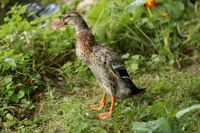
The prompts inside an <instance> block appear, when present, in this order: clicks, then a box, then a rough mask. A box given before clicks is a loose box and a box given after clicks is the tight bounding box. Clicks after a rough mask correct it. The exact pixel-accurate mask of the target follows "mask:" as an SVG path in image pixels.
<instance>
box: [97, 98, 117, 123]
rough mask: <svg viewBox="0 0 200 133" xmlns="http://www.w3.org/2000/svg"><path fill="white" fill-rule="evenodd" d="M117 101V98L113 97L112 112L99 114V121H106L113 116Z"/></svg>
mask: <svg viewBox="0 0 200 133" xmlns="http://www.w3.org/2000/svg"><path fill="white" fill-rule="evenodd" d="M115 99H116V98H115V96H112V103H111V107H110V111H109V112H105V113H100V114H98V115H97V117H98V118H99V119H102V120H104V119H107V118H109V117H111V115H112V113H113V111H114V108H115Z"/></svg>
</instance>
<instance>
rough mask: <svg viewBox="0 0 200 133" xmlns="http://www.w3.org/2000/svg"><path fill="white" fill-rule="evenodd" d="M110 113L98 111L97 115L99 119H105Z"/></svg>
mask: <svg viewBox="0 0 200 133" xmlns="http://www.w3.org/2000/svg"><path fill="white" fill-rule="evenodd" d="M111 115H112V113H111V112H105V113H100V114H98V115H97V117H98V118H99V119H101V120H105V119H107V118H109V117H111Z"/></svg>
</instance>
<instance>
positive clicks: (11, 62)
mask: <svg viewBox="0 0 200 133" xmlns="http://www.w3.org/2000/svg"><path fill="white" fill-rule="evenodd" d="M27 7H28V5H25V6H21V5H15V6H14V7H12V9H11V10H10V11H9V12H8V14H7V17H6V18H5V19H4V22H5V23H4V24H3V25H1V26H0V31H1V34H0V44H1V45H0V111H2V112H4V113H0V114H1V115H3V116H6V114H7V113H11V114H12V115H15V113H16V112H18V110H17V109H15V107H16V106H18V107H20V106H21V107H24V108H27V109H32V108H33V106H32V105H33V104H32V101H37V100H39V97H38V95H40V92H41V91H43V90H44V89H45V88H46V87H47V86H48V85H49V82H48V81H49V80H46V79H49V77H51V78H52V77H53V78H56V77H57V76H58V75H59V72H58V70H57V68H60V67H61V66H62V65H63V64H64V63H65V62H67V60H68V59H71V53H73V52H71V50H70V48H72V47H73V46H74V45H73V43H72V41H71V40H73V39H74V38H73V36H71V35H72V34H74V32H73V30H72V29H67V30H65V31H52V30H51V29H50V28H49V27H50V26H49V25H50V23H49V22H48V20H49V17H48V16H46V17H43V18H35V19H34V20H32V21H29V20H28V19H27V18H28V17H29V16H30V15H32V14H33V13H31V14H26V9H27ZM63 32H64V34H63ZM66 35H67V36H66ZM11 106H14V108H10V107H11ZM6 112H7V113H6ZM18 113H19V112H18ZM2 118H4V117H2Z"/></svg>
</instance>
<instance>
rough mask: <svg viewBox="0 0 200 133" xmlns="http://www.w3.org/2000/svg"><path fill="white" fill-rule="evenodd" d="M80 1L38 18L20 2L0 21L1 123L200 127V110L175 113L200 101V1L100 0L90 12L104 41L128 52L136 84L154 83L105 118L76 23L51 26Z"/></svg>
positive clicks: (112, 128) (58, 128) (15, 126)
mask: <svg viewBox="0 0 200 133" xmlns="http://www.w3.org/2000/svg"><path fill="white" fill-rule="evenodd" d="M77 3H78V1H75V2H72V3H71V5H67V6H63V7H62V9H61V11H60V13H59V14H57V15H55V16H53V17H49V16H46V17H43V18H36V19H34V20H32V21H30V20H28V18H29V17H30V16H31V15H33V13H31V14H26V13H25V12H26V8H27V6H28V5H26V6H20V5H15V6H14V7H12V9H11V10H10V11H9V12H8V14H7V17H6V18H5V19H4V21H5V23H4V24H3V25H1V26H0V31H1V34H0V116H1V118H0V129H2V131H3V132H12V131H18V132H32V130H34V131H36V132H91V131H92V132H107V131H108V132H117V131H121V132H127V131H129V132H138V133H140V132H147V131H152V132H163V133H164V131H166V130H168V131H169V133H170V132H171V133H174V132H183V131H184V132H198V131H200V125H199V123H200V121H199V111H196V110H195V111H193V112H194V113H190V112H189V113H188V114H186V115H184V116H182V117H181V118H179V119H177V118H175V115H176V113H177V112H178V111H179V110H182V109H184V108H187V107H189V106H191V105H194V104H199V102H200V97H199V93H200V90H199V88H200V78H199V74H200V73H199V63H200V56H199V53H200V43H199V42H200V40H199V38H200V34H199V33H200V25H199V21H200V12H199V11H200V3H199V2H198V1H196V2H195V3H194V5H191V3H190V4H188V2H185V1H183V0H182V1H181V0H174V1H171V0H167V1H163V0H159V1H156V5H155V6H154V7H152V8H150V7H149V8H147V7H146V8H145V7H144V4H145V3H146V0H135V1H132V0H128V1H122V0H114V1H106V0H100V1H99V2H97V4H96V5H95V6H93V7H90V10H88V11H86V13H85V18H86V20H87V22H88V23H89V24H90V25H91V28H92V31H93V33H94V34H95V36H96V38H97V40H98V41H99V42H104V43H106V44H107V45H110V46H111V47H112V48H114V49H115V50H116V51H118V52H119V53H121V54H122V57H123V58H124V60H125V62H126V65H127V67H128V69H129V72H130V73H131V75H133V74H134V75H135V76H134V79H135V80H136V83H137V84H138V85H140V86H145V87H146V88H147V90H146V93H145V94H143V95H141V96H137V97H134V98H130V99H127V100H124V101H119V102H118V103H117V104H118V105H117V108H116V110H115V113H114V115H113V117H112V118H111V119H109V120H106V121H99V120H97V119H95V118H94V116H95V115H94V114H96V113H97V112H91V111H90V110H89V109H87V105H88V104H89V103H93V102H97V101H98V99H99V98H100V97H99V94H101V92H100V91H97V90H100V89H99V87H98V85H97V84H96V82H95V79H94V77H93V76H91V75H92V74H91V72H90V71H89V70H88V68H87V67H86V66H85V64H83V63H82V62H81V61H79V60H78V59H77V58H76V56H75V45H74V43H75V34H74V29H72V28H71V27H66V28H64V29H63V30H62V31H53V30H51V29H50V25H51V21H52V20H51V19H54V18H56V17H57V16H58V15H60V14H62V13H64V12H66V11H68V10H69V9H72V8H73V7H75V6H76V4H77ZM191 14H193V15H191ZM163 65H165V67H163ZM191 65H193V66H191ZM187 69H188V70H187ZM190 69H191V71H190ZM141 73H143V74H141ZM136 77H138V79H136ZM63 94H65V95H63ZM83 101H84V104H83ZM52 125H54V126H52ZM91 125H92V126H91ZM137 127H141V129H138V128H137ZM163 130H164V131H163Z"/></svg>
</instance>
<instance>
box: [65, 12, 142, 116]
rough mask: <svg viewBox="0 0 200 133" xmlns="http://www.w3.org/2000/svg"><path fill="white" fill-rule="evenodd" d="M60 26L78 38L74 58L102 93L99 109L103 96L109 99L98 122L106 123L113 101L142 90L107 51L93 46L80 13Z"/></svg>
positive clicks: (120, 62)
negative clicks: (69, 27)
mask: <svg viewBox="0 0 200 133" xmlns="http://www.w3.org/2000/svg"><path fill="white" fill-rule="evenodd" d="M63 22H64V23H65V24H71V25H73V26H75V28H76V34H77V43H76V54H77V56H78V57H79V58H80V59H81V60H82V61H84V62H85V63H86V64H87V65H88V67H89V68H90V70H91V71H92V73H93V74H94V76H95V77H96V79H97V81H98V83H99V85H100V87H101V88H102V89H103V91H104V92H105V93H104V95H103V98H102V102H101V104H100V109H102V108H103V107H104V106H105V98H106V94H109V95H110V96H112V106H111V108H110V111H109V112H107V113H102V114H99V115H98V117H99V118H100V119H106V118H108V117H110V116H111V114H112V112H113V110H114V103H115V98H119V99H124V98H127V97H130V96H132V95H134V94H138V93H140V92H142V91H143V89H138V88H137V87H136V86H135V85H134V84H133V82H132V81H131V79H130V76H129V75H128V73H127V71H126V68H125V65H124V62H123V60H122V59H121V57H120V56H119V55H118V54H117V53H116V52H114V51H113V50H112V49H111V48H110V47H108V46H106V45H100V44H98V43H97V42H96V40H95V37H94V36H93V35H92V33H91V31H90V29H89V28H88V26H87V24H86V22H85V21H84V19H83V18H82V17H81V15H80V14H79V13H77V12H69V13H67V14H65V15H63Z"/></svg>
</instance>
